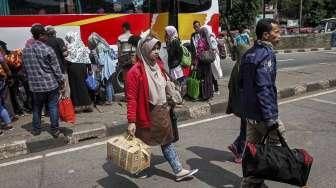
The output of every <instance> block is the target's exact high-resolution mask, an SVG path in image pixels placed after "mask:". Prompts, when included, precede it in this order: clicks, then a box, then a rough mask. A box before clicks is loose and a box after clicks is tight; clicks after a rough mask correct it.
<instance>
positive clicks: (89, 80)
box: [85, 73, 99, 91]
mask: <svg viewBox="0 0 336 188" xmlns="http://www.w3.org/2000/svg"><path fill="white" fill-rule="evenodd" d="M85 84H86V86H87V87H88V89H89V90H90V91H96V90H97V89H98V87H99V84H98V81H97V80H96V78H95V76H94V73H92V74H88V75H87V76H86V79H85Z"/></svg>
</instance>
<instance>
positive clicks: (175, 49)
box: [167, 38, 183, 69]
mask: <svg viewBox="0 0 336 188" xmlns="http://www.w3.org/2000/svg"><path fill="white" fill-rule="evenodd" d="M167 51H168V67H169V69H172V68H175V67H177V66H179V65H180V63H181V59H182V56H183V50H182V47H181V42H180V40H179V39H177V38H176V39H173V40H172V41H170V42H168V43H167Z"/></svg>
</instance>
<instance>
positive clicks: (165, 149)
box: [161, 143, 182, 174]
mask: <svg viewBox="0 0 336 188" xmlns="http://www.w3.org/2000/svg"><path fill="white" fill-rule="evenodd" d="M161 150H162V153H163V156H164V158H165V159H166V160H167V161H168V163H169V164H170V166H171V167H172V169H173V172H174V173H175V174H177V173H179V172H181V170H182V164H181V162H180V159H179V156H178V154H177V151H176V148H175V146H174V144H173V143H170V144H167V145H164V146H161Z"/></svg>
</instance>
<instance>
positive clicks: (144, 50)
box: [137, 37, 167, 105]
mask: <svg viewBox="0 0 336 188" xmlns="http://www.w3.org/2000/svg"><path fill="white" fill-rule="evenodd" d="M159 42H160V41H159V40H158V39H156V38H153V37H146V38H144V39H141V40H140V41H139V43H138V48H137V55H138V57H139V58H141V60H142V62H143V64H144V67H145V71H146V75H147V80H148V89H149V103H151V104H152V105H163V104H165V103H166V102H167V95H166V89H165V88H166V86H167V81H166V79H165V78H164V76H163V75H162V71H161V69H160V67H159V65H158V64H157V63H154V65H153V64H152V63H151V62H150V61H151V60H150V57H149V56H150V53H151V52H152V50H153V48H154V46H155V45H156V44H157V43H159Z"/></svg>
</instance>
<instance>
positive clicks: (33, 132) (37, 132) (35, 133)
mask: <svg viewBox="0 0 336 188" xmlns="http://www.w3.org/2000/svg"><path fill="white" fill-rule="evenodd" d="M31 133H32V135H34V136H38V135H40V134H41V130H32V132H31Z"/></svg>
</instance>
